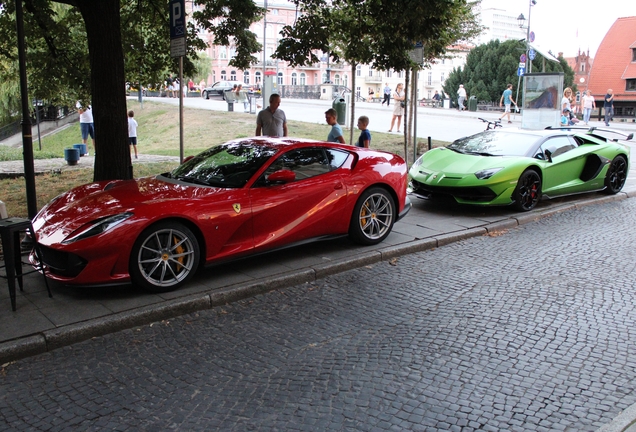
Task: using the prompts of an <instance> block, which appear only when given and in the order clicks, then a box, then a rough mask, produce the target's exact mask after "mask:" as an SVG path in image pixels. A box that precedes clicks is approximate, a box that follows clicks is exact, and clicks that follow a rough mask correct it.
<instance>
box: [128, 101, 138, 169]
mask: <svg viewBox="0 0 636 432" xmlns="http://www.w3.org/2000/svg"><path fill="white" fill-rule="evenodd" d="M134 117H135V112H134V111H133V110H130V111H128V145H131V146H132V147H133V149H134V150H135V159H138V156H137V120H135V119H134Z"/></svg>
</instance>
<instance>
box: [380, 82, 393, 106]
mask: <svg viewBox="0 0 636 432" xmlns="http://www.w3.org/2000/svg"><path fill="white" fill-rule="evenodd" d="M384 102H386V106H389V102H391V87H389V83H386V84H384V99H383V100H382V105H384Z"/></svg>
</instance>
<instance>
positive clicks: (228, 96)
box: [223, 90, 236, 111]
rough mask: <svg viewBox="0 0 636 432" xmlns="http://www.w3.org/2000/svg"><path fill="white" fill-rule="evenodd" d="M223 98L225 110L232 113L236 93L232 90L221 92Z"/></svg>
mask: <svg viewBox="0 0 636 432" xmlns="http://www.w3.org/2000/svg"><path fill="white" fill-rule="evenodd" d="M223 94H224V97H225V102H227V110H228V111H234V102H236V92H233V91H232V90H225V91H224V92H223Z"/></svg>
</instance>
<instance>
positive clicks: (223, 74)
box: [221, 70, 227, 81]
mask: <svg viewBox="0 0 636 432" xmlns="http://www.w3.org/2000/svg"><path fill="white" fill-rule="evenodd" d="M225 80H227V75H226V74H225V71H224V70H222V71H221V81H225Z"/></svg>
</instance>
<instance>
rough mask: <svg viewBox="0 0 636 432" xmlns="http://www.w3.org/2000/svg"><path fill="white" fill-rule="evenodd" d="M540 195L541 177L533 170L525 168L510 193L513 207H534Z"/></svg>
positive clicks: (525, 208)
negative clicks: (515, 186)
mask: <svg viewBox="0 0 636 432" xmlns="http://www.w3.org/2000/svg"><path fill="white" fill-rule="evenodd" d="M540 197H541V177H539V174H538V173H537V172H536V171H535V170H532V169H528V170H525V171H524V172H523V174H521V177H519V181H518V182H517V188H516V189H515V191H514V192H513V194H512V199H513V200H514V206H515V208H516V209H517V210H519V211H530V210H532V209H533V208H535V206H536V205H537V203H538V202H539V198H540Z"/></svg>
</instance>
